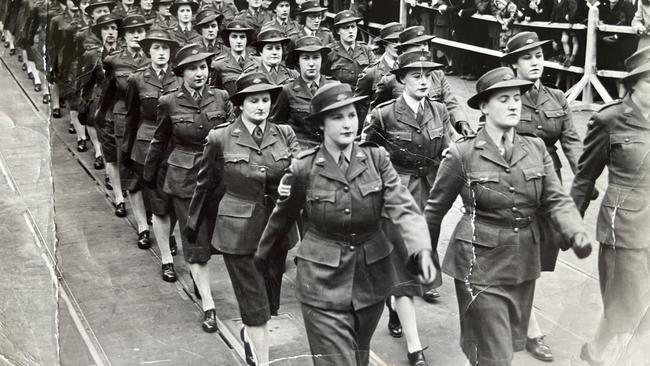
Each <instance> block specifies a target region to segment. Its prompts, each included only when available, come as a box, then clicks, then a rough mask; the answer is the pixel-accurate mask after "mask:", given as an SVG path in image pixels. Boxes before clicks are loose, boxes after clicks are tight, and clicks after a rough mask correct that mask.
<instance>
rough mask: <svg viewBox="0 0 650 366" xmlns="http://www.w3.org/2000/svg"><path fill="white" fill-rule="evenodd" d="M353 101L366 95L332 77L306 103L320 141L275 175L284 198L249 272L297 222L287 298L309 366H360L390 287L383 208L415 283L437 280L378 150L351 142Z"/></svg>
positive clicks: (410, 210)
mask: <svg viewBox="0 0 650 366" xmlns="http://www.w3.org/2000/svg"><path fill="white" fill-rule="evenodd" d="M359 98H365V97H356V98H355V97H354V96H353V93H352V88H350V86H349V85H348V84H342V83H340V82H334V83H331V84H328V85H325V86H323V87H322V88H321V89H319V90H318V92H317V93H316V95H315V96H314V98H313V99H312V100H311V108H310V110H311V114H310V115H309V117H308V118H307V121H308V123H312V124H313V128H315V129H319V130H321V131H322V136H323V140H322V143H321V144H320V145H319V146H318V147H315V148H312V149H309V150H306V151H303V152H302V153H301V154H299V155H298V157H297V158H296V159H295V160H293V161H292V163H291V167H290V169H289V171H288V173H287V174H286V175H285V177H283V182H285V183H286V182H289V184H290V189H289V195H288V196H286V197H282V198H281V199H279V200H278V201H277V206H276V207H275V209H274V210H273V213H272V214H271V216H270V218H269V220H268V224H267V225H266V228H265V229H264V233H263V234H262V237H261V239H260V241H259V245H258V248H257V252H256V253H255V262H256V265H257V266H258V268H265V267H267V266H268V265H269V264H270V261H269V259H270V255H272V254H273V253H274V252H275V251H277V250H278V249H279V248H280V243H282V242H281V239H282V238H284V237H285V236H286V234H287V233H288V230H289V229H290V228H291V226H290V225H291V224H293V223H294V222H295V221H296V220H297V219H298V218H301V217H302V218H303V219H304V220H305V224H304V228H305V230H304V231H305V233H304V235H303V239H302V241H301V243H300V246H299V247H298V252H297V255H296V257H297V266H298V269H297V275H296V296H297V298H298V301H299V302H300V304H301V308H302V314H303V320H304V322H305V329H306V331H307V340H308V341H309V348H310V351H311V354H312V355H313V356H314V357H312V361H313V362H314V365H316V366H324V365H359V366H367V365H368V364H369V356H370V340H371V338H372V335H373V333H374V331H375V329H376V327H377V323H378V322H379V319H380V317H381V313H382V310H383V302H384V299H385V297H386V296H387V295H388V292H389V291H390V289H391V288H392V286H394V285H396V284H397V278H396V276H395V272H394V270H393V265H392V263H391V262H390V253H391V251H392V250H393V244H391V242H390V241H389V240H388V239H387V238H386V236H385V234H384V232H383V231H382V230H381V229H380V223H381V220H382V219H381V217H382V212H383V214H384V215H387V216H388V217H389V219H390V220H392V222H393V223H394V224H395V225H396V227H397V228H398V230H399V232H400V234H401V235H402V237H403V238H404V240H403V242H400V243H397V245H404V246H405V247H406V248H401V249H403V250H404V251H406V252H407V253H408V254H407V258H408V261H409V264H410V267H412V268H413V269H414V270H417V271H419V272H420V275H421V276H420V277H419V279H420V280H421V281H422V282H423V283H430V282H432V281H433V278H434V277H436V269H435V266H434V265H433V260H432V257H431V251H430V249H429V248H430V243H428V241H427V239H428V237H427V236H422V233H423V232H426V228H425V227H424V220H423V218H422V216H421V214H420V210H419V209H418V208H417V205H416V204H415V202H414V201H413V198H412V197H411V195H410V194H409V192H408V190H407V189H406V187H405V186H404V185H402V183H401V182H400V179H399V176H398V175H397V173H396V172H395V170H394V169H393V167H392V165H391V164H390V161H389V159H388V157H387V156H386V153H385V151H384V150H383V149H382V148H379V147H377V146H376V145H375V144H372V143H361V144H359V143H356V142H355V139H356V135H357V131H356V129H357V128H358V126H359V121H358V120H357V114H356V111H355V107H354V103H355V102H357V101H358V100H359ZM303 209H304V211H303ZM301 212H303V213H301Z"/></svg>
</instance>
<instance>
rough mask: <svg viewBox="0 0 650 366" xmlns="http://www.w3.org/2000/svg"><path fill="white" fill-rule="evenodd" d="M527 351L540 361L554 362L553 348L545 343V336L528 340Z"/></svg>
mask: <svg viewBox="0 0 650 366" xmlns="http://www.w3.org/2000/svg"><path fill="white" fill-rule="evenodd" d="M526 351H528V353H530V354H531V356H533V357H535V358H536V359H538V360H540V361H544V362H551V361H553V352H551V347H549V346H548V345H547V344H546V342H544V336H541V337H537V338H528V339H526Z"/></svg>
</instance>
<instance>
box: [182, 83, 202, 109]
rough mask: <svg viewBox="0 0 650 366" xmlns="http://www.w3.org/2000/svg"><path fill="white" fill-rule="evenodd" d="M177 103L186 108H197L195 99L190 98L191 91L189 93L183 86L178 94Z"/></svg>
mask: <svg viewBox="0 0 650 366" xmlns="http://www.w3.org/2000/svg"><path fill="white" fill-rule="evenodd" d="M178 105H180V106H183V107H188V108H193V109H197V108H198V107H199V105H198V104H196V100H194V98H192V93H190V92H189V91H188V90H187V89H186V88H185V86H183V87H182V92H181V93H180V95H179V96H178Z"/></svg>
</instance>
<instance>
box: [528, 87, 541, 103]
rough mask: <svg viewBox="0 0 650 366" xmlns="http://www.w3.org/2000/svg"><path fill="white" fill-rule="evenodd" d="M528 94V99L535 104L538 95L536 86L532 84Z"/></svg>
mask: <svg viewBox="0 0 650 366" xmlns="http://www.w3.org/2000/svg"><path fill="white" fill-rule="evenodd" d="M528 96H529V97H530V101H531V102H533V104H537V98H538V97H539V90H537V87H536V86H535V85H533V87H532V88H530V91H529V92H528Z"/></svg>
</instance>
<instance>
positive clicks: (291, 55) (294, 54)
mask: <svg viewBox="0 0 650 366" xmlns="http://www.w3.org/2000/svg"><path fill="white" fill-rule="evenodd" d="M331 50H332V49H331V48H329V47H326V46H305V47H300V48H296V49H294V50H291V51H289V52H288V53H287V59H286V60H285V64H286V65H287V66H289V67H293V66H296V64H297V63H298V62H297V60H298V56H299V55H300V54H301V53H302V52H320V53H321V56H322V58H323V59H324V58H326V57H327V55H328V54H329V53H330V51H331Z"/></svg>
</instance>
